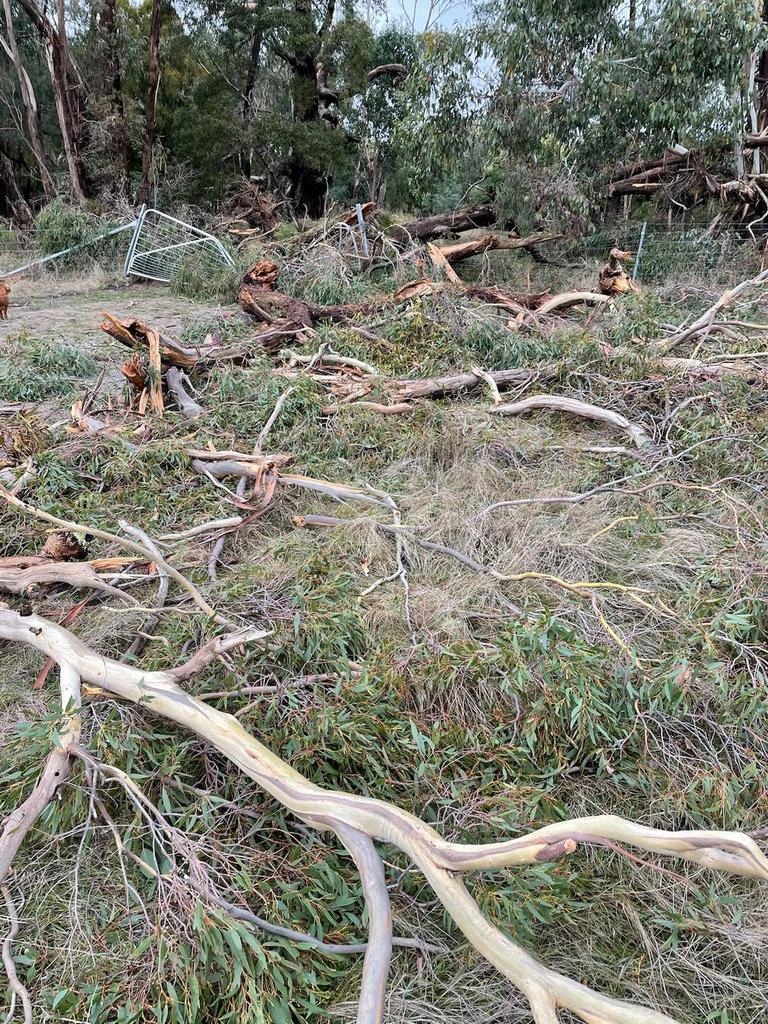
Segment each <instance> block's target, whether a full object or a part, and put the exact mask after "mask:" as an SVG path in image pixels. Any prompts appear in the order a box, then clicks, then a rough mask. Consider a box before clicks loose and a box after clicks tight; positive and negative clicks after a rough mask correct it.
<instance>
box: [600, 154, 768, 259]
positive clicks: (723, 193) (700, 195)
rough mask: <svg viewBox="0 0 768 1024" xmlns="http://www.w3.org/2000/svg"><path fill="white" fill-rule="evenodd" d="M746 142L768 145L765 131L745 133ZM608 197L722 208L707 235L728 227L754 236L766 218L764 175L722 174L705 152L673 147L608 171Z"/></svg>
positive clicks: (766, 183)
mask: <svg viewBox="0 0 768 1024" xmlns="http://www.w3.org/2000/svg"><path fill="white" fill-rule="evenodd" d="M746 143H747V146H751V147H752V148H759V147H762V146H768V135H766V136H747V137H746ZM607 193H608V195H609V196H650V195H655V194H657V193H660V194H663V195H664V196H666V197H667V198H668V199H669V201H670V202H671V203H672V204H674V205H675V206H677V207H680V206H682V207H684V208H688V209H690V208H691V207H693V206H698V205H700V204H702V203H705V202H708V201H715V202H717V203H718V204H719V207H720V210H719V212H718V213H717V214H716V215H715V217H714V218H713V220H712V221H711V223H710V226H709V233H711V234H714V233H716V232H718V231H724V230H731V231H737V232H739V233H740V234H743V235H745V236H746V237H752V238H753V239H755V228H756V227H757V226H758V225H760V224H762V222H763V221H764V220H765V219H766V218H768V174H764V173H759V172H758V173H754V172H753V173H748V172H746V171H745V172H744V173H743V174H742V175H741V176H739V177H735V178H733V177H725V176H724V175H723V174H722V171H714V170H712V169H711V167H710V166H708V164H707V162H706V160H705V155H704V154H701V153H696V152H694V151H692V150H687V149H684V148H683V147H682V146H675V147H674V148H673V149H668V150H666V151H665V152H664V153H663V154H662V155H661V156H660V157H651V158H649V159H645V160H638V161H635V162H634V163H631V164H623V165H621V166H619V167H617V168H616V169H615V170H614V171H613V173H612V174H611V176H610V178H609V180H608V184H607Z"/></svg>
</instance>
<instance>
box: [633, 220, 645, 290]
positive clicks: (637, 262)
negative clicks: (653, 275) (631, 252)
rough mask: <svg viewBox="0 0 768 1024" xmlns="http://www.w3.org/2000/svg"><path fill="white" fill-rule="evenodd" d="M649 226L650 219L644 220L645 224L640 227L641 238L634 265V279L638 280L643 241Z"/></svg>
mask: <svg viewBox="0 0 768 1024" xmlns="http://www.w3.org/2000/svg"><path fill="white" fill-rule="evenodd" d="M647 226H648V221H647V220H644V221H643V226H642V228H641V229H640V239H639V241H638V243H637V252H636V254H635V262H634V266H633V267H632V280H633V281H636V280H637V272H638V270H639V269H640V254H641V253H642V251H643V242H644V241H645V229H646V228H647Z"/></svg>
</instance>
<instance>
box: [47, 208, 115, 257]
mask: <svg viewBox="0 0 768 1024" xmlns="http://www.w3.org/2000/svg"><path fill="white" fill-rule="evenodd" d="M117 226H118V224H117V223H116V222H115V221H111V220H106V219H102V218H99V217H96V216H94V215H93V214H91V213H88V212H86V211H85V210H83V209H81V208H80V207H77V206H68V205H67V203H65V202H64V200H63V199H54V200H53V202H50V203H48V205H47V206H44V207H43V209H42V210H40V212H39V213H38V214H37V216H36V217H35V242H36V245H37V248H38V249H39V250H40V252H41V253H42V254H43V255H45V256H50V255H52V254H53V253H57V252H61V251H62V250H64V249H71V248H75V249H76V251H75V252H73V253H71V254H70V255H69V256H66V257H62V259H61V260H60V261H57V265H58V266H70V267H71V266H76V265H77V263H78V262H80V261H82V260H84V259H89V258H93V257H94V256H96V255H98V256H100V257H104V256H107V257H115V256H116V254H117V253H118V252H120V251H122V250H123V249H124V248H125V238H124V236H122V235H115V236H113V237H112V238H106V239H103V240H102V239H100V236H101V235H103V234H104V233H105V232H107V231H110V230H111V229H112V228H114V227H117Z"/></svg>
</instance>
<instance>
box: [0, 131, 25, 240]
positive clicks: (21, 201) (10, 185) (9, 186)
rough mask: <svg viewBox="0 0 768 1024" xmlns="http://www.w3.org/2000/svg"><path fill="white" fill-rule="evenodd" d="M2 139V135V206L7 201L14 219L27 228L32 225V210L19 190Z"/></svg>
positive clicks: (0, 158)
mask: <svg viewBox="0 0 768 1024" xmlns="http://www.w3.org/2000/svg"><path fill="white" fill-rule="evenodd" d="M2 139H3V136H2V134H0V205H2V201H3V200H5V202H6V203H7V204H8V208H9V210H10V212H11V216H12V217H13V219H14V220H15V221H16V222H17V224H19V225H20V226H21V227H23V228H26V227H29V226H30V224H31V223H32V210H31V209H30V208H29V203H28V202H27V201H26V199H25V198H24V196H23V194H22V191H21V189H20V188H19V183H18V181H17V180H16V172H15V170H14V168H13V163H12V162H11V158H10V157H9V156H8V154H7V153H6V152H5V150H4V149H3V148H2Z"/></svg>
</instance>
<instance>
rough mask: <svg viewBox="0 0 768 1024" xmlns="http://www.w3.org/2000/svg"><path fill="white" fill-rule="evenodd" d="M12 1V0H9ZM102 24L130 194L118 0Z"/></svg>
mask: <svg viewBox="0 0 768 1024" xmlns="http://www.w3.org/2000/svg"><path fill="white" fill-rule="evenodd" d="M5 2H6V3H7V2H9V0H5ZM101 24H102V26H103V28H104V41H105V43H106V49H107V53H106V65H107V78H108V89H109V101H110V106H111V107H112V121H113V125H114V127H113V132H112V138H113V141H114V146H115V157H116V159H117V168H118V174H117V186H118V192H119V194H120V195H121V196H123V197H127V196H128V195H129V194H130V191H131V165H130V160H129V156H128V138H127V135H126V131H125V104H124V103H123V78H122V73H121V69H120V39H119V36H118V32H117V14H116V2H115V0H104V2H103V5H102V9H101Z"/></svg>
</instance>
